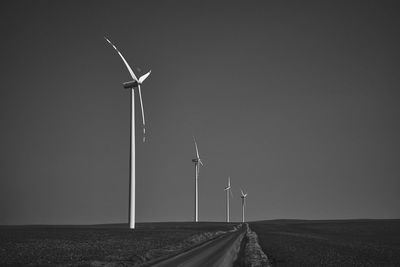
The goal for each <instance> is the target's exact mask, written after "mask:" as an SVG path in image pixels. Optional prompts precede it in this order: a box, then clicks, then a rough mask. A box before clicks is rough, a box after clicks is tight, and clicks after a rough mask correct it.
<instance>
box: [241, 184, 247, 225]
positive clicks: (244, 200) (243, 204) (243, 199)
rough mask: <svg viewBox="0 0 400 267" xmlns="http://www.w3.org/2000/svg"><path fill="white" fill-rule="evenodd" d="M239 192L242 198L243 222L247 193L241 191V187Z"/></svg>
mask: <svg viewBox="0 0 400 267" xmlns="http://www.w3.org/2000/svg"><path fill="white" fill-rule="evenodd" d="M240 192H241V193H242V195H241V196H240V197H241V198H242V223H244V207H245V206H246V197H247V193H246V194H245V193H243V190H242V189H240Z"/></svg>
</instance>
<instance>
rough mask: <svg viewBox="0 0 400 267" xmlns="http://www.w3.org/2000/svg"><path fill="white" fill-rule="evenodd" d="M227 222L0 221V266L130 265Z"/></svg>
mask: <svg viewBox="0 0 400 267" xmlns="http://www.w3.org/2000/svg"><path fill="white" fill-rule="evenodd" d="M233 226H234V224H227V223H202V222H200V223H197V224H195V223H190V222H189V223H188V222H186V223H182V222H179V223H139V224H137V228H136V229H135V230H134V231H132V230H129V229H128V225H98V226H2V227H0V266H7V265H12V266H27V265H41V266H54V265H64V266H65V265H70V266H88V265H89V266H90V265H91V266H103V265H104V264H108V266H132V265H134V264H140V263H143V262H145V261H147V260H150V259H154V258H158V257H162V256H166V255H169V254H171V253H174V252H176V251H177V250H180V249H185V248H187V247H190V246H193V245H195V244H196V243H198V242H199V241H202V240H199V234H201V233H204V232H214V231H226V230H231V229H232V227H233Z"/></svg>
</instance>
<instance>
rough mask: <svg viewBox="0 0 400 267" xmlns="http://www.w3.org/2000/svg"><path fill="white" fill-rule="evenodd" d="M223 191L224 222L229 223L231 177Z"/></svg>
mask: <svg viewBox="0 0 400 267" xmlns="http://www.w3.org/2000/svg"><path fill="white" fill-rule="evenodd" d="M224 190H225V191H226V222H229V197H230V196H232V189H231V177H228V186H227V187H225V189H224ZM229 195H230V196H229Z"/></svg>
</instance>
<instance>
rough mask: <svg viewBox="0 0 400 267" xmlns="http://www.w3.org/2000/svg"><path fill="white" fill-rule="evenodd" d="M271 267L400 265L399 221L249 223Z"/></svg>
mask: <svg viewBox="0 0 400 267" xmlns="http://www.w3.org/2000/svg"><path fill="white" fill-rule="evenodd" d="M250 227H251V229H252V230H254V231H255V232H256V233H257V235H258V237H259V242H260V245H261V247H262V249H263V251H264V252H265V253H266V254H267V256H268V258H269V259H270V262H271V263H272V265H273V266H400V220H331V221H307V220H275V221H260V222H253V223H250Z"/></svg>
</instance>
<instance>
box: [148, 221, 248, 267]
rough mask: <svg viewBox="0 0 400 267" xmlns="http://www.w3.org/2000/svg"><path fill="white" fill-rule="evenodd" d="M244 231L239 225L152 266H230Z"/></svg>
mask: <svg viewBox="0 0 400 267" xmlns="http://www.w3.org/2000/svg"><path fill="white" fill-rule="evenodd" d="M245 231H246V228H245V227H241V228H240V229H239V230H237V231H235V232H231V233H227V234H223V235H221V236H219V237H217V238H215V239H212V240H210V241H207V242H205V243H203V244H202V245H200V246H197V247H195V248H193V249H191V250H189V251H186V252H184V253H181V254H178V255H176V256H174V257H171V258H169V259H166V260H164V261H161V262H158V263H156V264H154V265H152V266H156V267H177V266H181V267H184V266H191V267H196V266H210V267H212V266H218V267H224V266H232V263H233V262H234V260H235V258H236V255H237V252H238V251H239V249H240V242H241V240H242V238H243V236H244V234H245Z"/></svg>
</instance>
